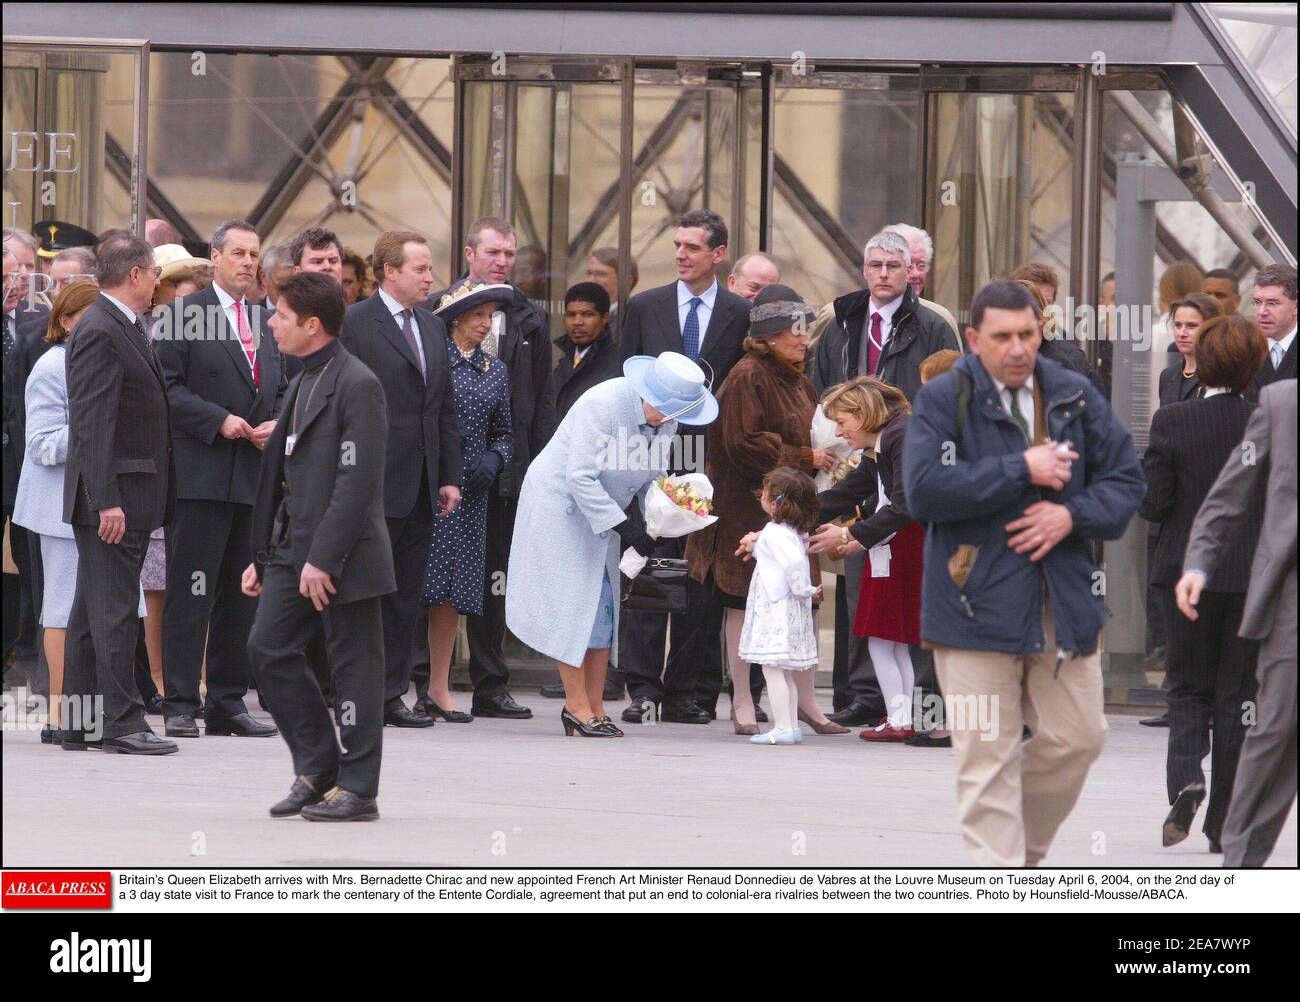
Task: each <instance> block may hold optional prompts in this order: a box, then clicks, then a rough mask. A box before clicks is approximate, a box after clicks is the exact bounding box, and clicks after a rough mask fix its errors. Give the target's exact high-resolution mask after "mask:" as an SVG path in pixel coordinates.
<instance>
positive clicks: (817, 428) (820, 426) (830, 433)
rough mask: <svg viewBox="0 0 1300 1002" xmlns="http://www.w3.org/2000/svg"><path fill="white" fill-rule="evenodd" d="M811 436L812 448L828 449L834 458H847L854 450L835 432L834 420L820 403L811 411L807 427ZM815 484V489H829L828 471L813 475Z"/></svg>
mask: <svg viewBox="0 0 1300 1002" xmlns="http://www.w3.org/2000/svg"><path fill="white" fill-rule="evenodd" d="M809 430H810V432H811V438H812V447H813V448H814V449H830V451H831V455H833V456H834V457H835V458H836V460H844V459H848V458H849V457H850V456H852V455H853V453H854V452H855V451H856V450H855V449H854V448H853V446H851V445H849V443H848V442H846V441H844V439H842V438H839V437H838V436H837V435H836V434H835V422H834V421H832V420H831V419H830V418H828V417H827V416H826V414H825V412H824V411H823V410H822V405H821V404H818V405H817V410H816V411H814V412H813V419H812V428H811V429H809ZM813 480H814V482H815V483H816V484H817V490H818V491H819V492H820V491H825V490H830V488H831V487H832V486H833V485H834V478H833V477H832V475H831V474H830V473H823V472H821V471H820V470H819V471H818V472H817V475H816V476H815V477H813Z"/></svg>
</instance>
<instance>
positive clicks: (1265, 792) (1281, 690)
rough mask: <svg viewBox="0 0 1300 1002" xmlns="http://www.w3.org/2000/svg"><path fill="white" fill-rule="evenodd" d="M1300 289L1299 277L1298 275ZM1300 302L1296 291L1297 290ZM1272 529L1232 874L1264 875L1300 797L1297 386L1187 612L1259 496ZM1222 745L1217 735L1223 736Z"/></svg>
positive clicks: (1229, 845)
mask: <svg viewBox="0 0 1300 1002" xmlns="http://www.w3.org/2000/svg"><path fill="white" fill-rule="evenodd" d="M1291 275H1292V281H1293V282H1294V279H1295V272H1294V271H1293V272H1292V273H1291ZM1291 291H1292V294H1293V296H1294V293H1295V286H1294V284H1293V285H1292V287H1291ZM1261 492H1262V493H1263V495H1264V527H1263V531H1262V532H1261V533H1260V537H1259V546H1258V547H1256V549H1255V556H1254V560H1253V562H1252V564H1251V569H1250V584H1249V586H1248V587H1247V590H1246V604H1245V608H1244V610H1243V611H1242V616H1241V636H1243V637H1247V638H1251V639H1254V640H1258V641H1260V645H1259V668H1258V671H1257V674H1256V677H1257V679H1258V682H1259V692H1258V695H1257V696H1256V698H1255V702H1254V709H1255V720H1254V723H1253V724H1252V725H1251V726H1250V727H1249V729H1248V730H1247V733H1246V741H1245V744H1243V745H1242V748H1241V758H1240V759H1239V761H1238V763H1237V781H1236V785H1235V787H1234V790H1233V796H1232V804H1231V805H1230V806H1229V808H1228V819H1227V822H1226V823H1225V824H1224V827H1223V865H1224V866H1233V867H1236V866H1263V865H1264V864H1265V863H1266V862H1267V861H1268V857H1269V855H1270V854H1271V853H1272V851H1273V846H1274V844H1275V843H1276V842H1277V836H1278V833H1279V832H1281V830H1282V826H1283V825H1284V824H1286V819H1287V817H1288V816H1289V815H1290V813H1291V807H1292V805H1293V804H1294V803H1295V795H1296V381H1295V380H1294V379H1283V380H1278V381H1276V382H1274V383H1271V384H1269V385H1268V386H1266V387H1264V389H1263V391H1262V392H1261V393H1260V395H1259V406H1258V407H1257V408H1255V411H1254V412H1253V413H1252V414H1251V416H1250V423H1249V424H1247V425H1246V434H1245V436H1244V437H1243V438H1242V449H1241V451H1240V452H1237V453H1234V455H1233V457H1232V458H1230V459H1229V460H1228V462H1227V463H1225V464H1224V467H1223V470H1222V472H1220V474H1219V478H1218V480H1216V481H1215V482H1214V486H1213V487H1211V488H1210V493H1209V494H1208V495H1207V496H1206V498H1205V502H1204V503H1203V504H1202V505H1201V509H1200V511H1199V512H1198V513H1197V515H1196V521H1195V522H1194V523H1193V524H1192V530H1191V535H1190V538H1189V539H1188V542H1187V553H1186V555H1185V556H1184V557H1183V568H1184V570H1183V576H1182V577H1181V578H1180V579H1179V581H1178V585H1177V586H1176V589H1175V595H1176V596H1177V601H1178V608H1179V610H1180V611H1181V612H1182V614H1183V615H1184V616H1186V617H1187V618H1189V619H1192V620H1195V619H1196V618H1197V617H1198V616H1199V615H1200V610H1199V608H1198V607H1199V605H1200V602H1201V600H1202V590H1203V589H1204V588H1205V585H1206V582H1207V581H1208V580H1210V579H1211V578H1212V577H1213V575H1214V574H1215V571H1216V570H1217V569H1218V567H1219V566H1220V565H1221V564H1223V563H1226V562H1228V561H1229V560H1230V555H1231V552H1232V549H1233V546H1234V545H1235V541H1234V536H1235V532H1234V530H1235V529H1236V527H1238V526H1240V525H1242V524H1243V523H1244V522H1245V521H1246V519H1247V517H1248V514H1247V513H1248V512H1249V511H1250V510H1251V507H1252V506H1253V505H1255V504H1256V503H1257V500H1256V497H1257V495H1258V494H1260V493H1261ZM1216 737H1217V735H1216Z"/></svg>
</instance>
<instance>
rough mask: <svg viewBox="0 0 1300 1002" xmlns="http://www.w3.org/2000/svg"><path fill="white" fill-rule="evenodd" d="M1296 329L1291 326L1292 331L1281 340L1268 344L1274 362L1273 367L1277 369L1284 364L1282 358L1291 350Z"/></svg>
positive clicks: (1270, 357)
mask: <svg viewBox="0 0 1300 1002" xmlns="http://www.w3.org/2000/svg"><path fill="white" fill-rule="evenodd" d="M1295 332H1296V329H1295V328H1294V327H1292V328H1291V333H1290V334H1288V335H1287V336H1286V337H1284V338H1282V339H1281V340H1279V341H1274V342H1272V343H1271V344H1269V346H1268V357H1269V360H1270V361H1271V362H1272V363H1273V368H1274V369H1277V368H1279V367H1280V366H1281V365H1282V359H1283V358H1285V357H1286V353H1287V352H1288V351H1290V350H1291V342H1292V341H1294V340H1295Z"/></svg>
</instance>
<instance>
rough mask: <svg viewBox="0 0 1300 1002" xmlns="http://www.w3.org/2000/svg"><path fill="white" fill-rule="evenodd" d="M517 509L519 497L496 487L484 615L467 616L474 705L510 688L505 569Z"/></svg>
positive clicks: (491, 496) (489, 518) (490, 497)
mask: <svg viewBox="0 0 1300 1002" xmlns="http://www.w3.org/2000/svg"><path fill="white" fill-rule="evenodd" d="M518 510H519V499H518V498H507V497H501V496H500V495H499V494H497V492H496V488H495V487H494V488H493V489H492V491H491V493H489V494H488V510H487V552H486V555H485V560H484V574H483V614H482V615H481V616H466V617H465V632H466V633H467V634H468V635H469V677H470V680H471V681H472V682H473V683H474V702H475V703H478V702H479V701H481V700H485V699H489V698H491V697H493V696H500V695H502V694H503V693H505V692H506V691H507V689H508V688H509V685H510V669H509V667H507V665H506V659H505V656H504V655H503V654H502V651H501V648H502V645H503V644H504V643H505V639H506V592H505V588H504V587H503V584H504V582H505V573H506V568H507V567H508V566H509V565H510V540H511V537H513V536H514V534H515V513H516V512H517V511H518ZM421 569H422V570H423V567H421ZM416 597H417V598H418V595H417V596H416Z"/></svg>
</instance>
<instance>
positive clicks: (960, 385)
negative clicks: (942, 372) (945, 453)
mask: <svg viewBox="0 0 1300 1002" xmlns="http://www.w3.org/2000/svg"><path fill="white" fill-rule="evenodd" d="M952 375H953V378H954V379H956V381H957V444H958V445H961V439H962V435H963V434H964V433H965V431H966V414H967V412H968V411H969V410H970V389H971V383H970V377H969V376H967V375H966V373H964V372H962V371H961V370H960V369H953V370H952Z"/></svg>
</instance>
